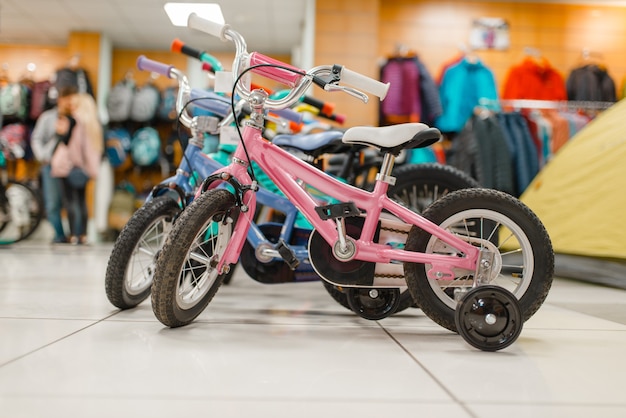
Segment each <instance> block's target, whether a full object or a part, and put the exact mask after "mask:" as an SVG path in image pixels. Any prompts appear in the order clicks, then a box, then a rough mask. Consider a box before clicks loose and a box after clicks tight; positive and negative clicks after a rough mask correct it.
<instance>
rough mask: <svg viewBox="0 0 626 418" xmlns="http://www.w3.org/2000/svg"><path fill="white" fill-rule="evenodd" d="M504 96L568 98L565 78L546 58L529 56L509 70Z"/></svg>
mask: <svg viewBox="0 0 626 418" xmlns="http://www.w3.org/2000/svg"><path fill="white" fill-rule="evenodd" d="M502 98H503V99H536V100H567V92H566V91H565V79H564V78H563V76H562V75H561V74H560V73H559V72H558V71H557V70H556V69H555V68H553V67H552V66H551V65H550V63H549V62H548V60H546V59H545V58H542V59H540V61H536V60H535V59H533V58H530V57H528V58H525V59H524V60H523V61H522V62H521V63H520V64H518V65H515V66H513V67H511V69H510V70H509V72H508V74H507V77H506V79H505V82H504V88H503V90H502Z"/></svg>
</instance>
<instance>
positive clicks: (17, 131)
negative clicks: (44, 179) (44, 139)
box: [0, 123, 28, 159]
mask: <svg viewBox="0 0 626 418" xmlns="http://www.w3.org/2000/svg"><path fill="white" fill-rule="evenodd" d="M0 141H1V142H2V144H4V145H5V146H6V147H7V148H8V149H9V151H10V152H11V155H12V157H13V158H15V159H20V158H24V156H25V155H26V150H27V147H28V142H27V130H26V125H24V124H23V123H10V124H8V125H5V126H4V127H3V128H2V130H0Z"/></svg>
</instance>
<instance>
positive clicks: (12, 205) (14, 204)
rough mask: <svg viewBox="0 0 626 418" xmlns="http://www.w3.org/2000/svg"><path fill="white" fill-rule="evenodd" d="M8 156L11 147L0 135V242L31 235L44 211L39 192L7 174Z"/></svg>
mask: <svg viewBox="0 0 626 418" xmlns="http://www.w3.org/2000/svg"><path fill="white" fill-rule="evenodd" d="M20 153H23V151H22V152H20ZM11 156H12V149H11V147H10V146H9V144H8V143H6V142H5V141H4V139H3V138H0V245H10V244H14V243H16V242H18V241H21V240H24V239H26V238H28V237H29V236H31V235H32V233H33V232H35V230H36V229H37V227H38V226H39V224H40V223H41V219H42V218H43V212H44V209H43V199H42V198H41V195H40V194H39V192H38V191H37V190H35V189H34V188H33V187H31V186H30V185H28V184H27V183H24V182H21V181H18V180H16V179H13V178H10V177H9V170H8V159H9V158H10V157H11Z"/></svg>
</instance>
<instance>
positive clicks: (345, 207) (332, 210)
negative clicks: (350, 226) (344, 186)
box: [315, 202, 361, 221]
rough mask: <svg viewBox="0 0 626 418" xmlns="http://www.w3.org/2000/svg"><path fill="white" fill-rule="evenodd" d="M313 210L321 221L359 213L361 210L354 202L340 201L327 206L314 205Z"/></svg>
mask: <svg viewBox="0 0 626 418" xmlns="http://www.w3.org/2000/svg"><path fill="white" fill-rule="evenodd" d="M315 211H316V212H317V215H318V216H319V217H320V219H321V220H323V221H325V220H328V219H338V218H347V217H350V216H359V215H361V211H360V210H359V209H358V208H357V207H356V206H355V204H354V202H341V203H335V204H333V205H327V206H316V207H315Z"/></svg>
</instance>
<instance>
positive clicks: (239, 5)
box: [0, 0, 307, 54]
mask: <svg viewBox="0 0 626 418" xmlns="http://www.w3.org/2000/svg"><path fill="white" fill-rule="evenodd" d="M168 1H174V0H0V43H1V44H34V45H65V44H67V40H68V34H69V32H71V31H86V32H99V33H102V34H104V35H106V36H107V37H108V38H109V39H110V40H111V42H112V44H113V46H114V47H115V48H124V49H145V50H168V49H169V47H170V44H171V42H172V40H173V39H174V38H180V39H181V40H183V41H184V42H186V43H188V44H189V45H190V46H193V47H195V48H197V49H201V50H206V51H209V52H211V51H220V50H226V51H230V50H231V49H232V45H230V44H226V43H223V42H221V41H219V40H217V39H216V38H213V37H211V36H209V35H205V34H202V33H200V32H197V31H193V30H191V29H188V28H185V27H174V26H173V25H172V24H171V23H170V20H169V18H168V17H167V15H166V14H165V11H164V10H163V5H164V4H165V3H167V2H168ZM182 1H183V2H186V3H202V2H214V3H219V4H220V6H221V7H222V12H223V14H224V18H225V20H226V22H227V23H229V24H230V25H231V26H232V27H233V28H234V29H236V30H237V31H238V32H240V33H241V34H242V35H243V36H244V37H245V39H246V41H247V42H248V45H249V47H250V49H251V50H259V51H263V52H265V53H273V54H289V53H291V52H292V48H293V47H294V46H295V45H299V44H300V43H301V41H302V39H301V38H302V26H303V22H304V16H305V9H306V4H307V0H213V1H211V0H204V1H202V0H182Z"/></svg>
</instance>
